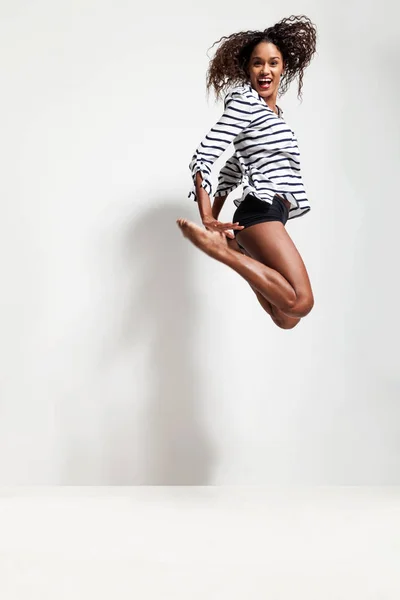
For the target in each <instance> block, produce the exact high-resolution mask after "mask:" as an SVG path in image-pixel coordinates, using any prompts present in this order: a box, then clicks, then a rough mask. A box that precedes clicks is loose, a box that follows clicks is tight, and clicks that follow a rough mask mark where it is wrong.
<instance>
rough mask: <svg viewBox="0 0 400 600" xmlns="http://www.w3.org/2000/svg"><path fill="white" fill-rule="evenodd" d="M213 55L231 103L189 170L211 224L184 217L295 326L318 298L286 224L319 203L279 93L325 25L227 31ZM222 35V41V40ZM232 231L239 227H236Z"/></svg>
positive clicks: (215, 76)
mask: <svg viewBox="0 0 400 600" xmlns="http://www.w3.org/2000/svg"><path fill="white" fill-rule="evenodd" d="M222 40H224V41H223V43H222V44H221V45H220V47H219V48H218V50H217V52H216V54H215V56H214V58H213V59H212V60H211V63H210V66H209V70H208V73H207V89H208V90H209V89H210V88H211V87H212V88H213V89H214V91H215V92H216V96H217V99H218V98H219V97H220V95H221V92H222V91H223V90H226V89H229V90H230V91H229V92H228V93H227V95H226V96H225V108H224V113H223V114H222V116H221V118H220V119H219V121H218V122H217V123H216V124H215V125H214V127H213V128H212V129H211V130H210V132H209V133H208V134H207V135H206V137H205V138H204V140H203V141H202V142H201V143H200V145H199V146H198V148H197V150H196V151H195V153H194V155H193V158H192V161H191V163H190V169H191V172H192V176H193V183H194V187H193V189H192V191H191V192H190V194H189V197H192V198H193V199H194V200H196V201H197V202H198V206H199V211H200V215H201V218H202V222H203V225H204V226H205V229H203V228H201V227H199V226H198V225H196V224H195V223H192V222H190V221H187V220H186V219H178V221H177V223H178V225H179V227H180V228H181V230H182V232H183V234H184V235H185V236H186V237H187V238H189V239H190V240H191V241H192V242H193V243H194V244H195V245H196V246H197V247H198V248H200V249H201V250H203V251H204V252H206V253H207V254H208V255H209V256H212V257H213V258H215V259H216V260H219V261H220V262H223V263H224V264H226V265H228V266H230V267H231V268H232V269H234V270H235V271H236V272H237V273H239V275H241V276H242V277H243V278H244V279H245V280H246V281H247V282H248V283H249V284H250V286H251V287H252V289H253V290H254V292H255V294H256V296H257V298H258V300H259V302H260V304H261V306H262V307H263V309H264V310H265V311H266V312H267V313H268V314H269V315H270V316H271V318H272V320H273V321H274V323H275V324H276V325H278V326H279V327H281V328H282V329H292V328H293V327H295V326H296V325H297V324H298V323H299V321H300V319H301V318H302V317H305V316H306V315H307V314H308V313H309V312H310V311H311V309H312V307H313V304H314V299H313V293H312V289H311V284H310V280H309V277H308V274H307V270H306V268H305V265H304V263H303V260H302V258H301V256H300V254H299V252H298V251H297V249H296V247H295V245H294V243H293V241H292V240H291V238H290V237H289V235H288V233H287V231H286V229H285V225H286V222H287V220H288V219H290V218H294V217H298V216H301V215H303V214H305V213H306V212H308V211H309V210H310V205H309V202H308V199H307V196H306V193H305V190H304V186H303V183H302V179H301V174H300V162H299V150H298V146H297V140H296V138H295V135H294V133H293V131H291V129H289V128H288V126H287V124H286V123H285V121H284V120H283V113H282V110H281V109H280V108H279V107H278V106H277V104H276V100H277V97H278V95H282V94H283V93H285V92H286V91H287V89H288V86H289V84H290V83H291V81H293V79H295V78H298V97H299V98H300V97H301V91H302V85H303V74H304V69H305V68H306V67H307V66H308V65H309V64H310V61H311V58H312V56H313V55H314V53H315V47H316V29H315V26H314V25H313V24H312V22H311V21H310V20H309V19H308V18H307V17H304V16H300V17H296V16H292V17H290V18H288V19H283V20H282V21H280V22H279V23H277V24H276V25H274V26H273V27H269V28H268V29H266V30H265V31H246V32H240V33H236V34H232V35H230V36H229V37H227V38H222ZM219 41H221V40H219ZM231 142H233V144H234V148H235V152H234V154H233V156H232V157H231V158H230V159H229V160H228V162H227V163H226V165H225V167H224V168H223V169H222V170H221V173H220V177H219V185H218V189H217V191H216V194H215V199H214V203H213V206H211V202H210V195H211V183H210V180H209V177H210V174H211V167H212V165H213V163H214V162H215V161H216V159H217V158H218V157H219V156H221V154H222V153H223V152H224V150H226V148H227V147H228V146H229V145H230V144H231ZM239 184H243V195H242V198H241V199H239V200H236V201H235V204H236V206H237V209H236V211H235V213H234V215H233V219H232V223H221V222H220V221H218V215H219V213H220V210H221V208H222V206H223V204H224V202H225V200H226V197H227V195H228V194H229V193H230V192H231V191H232V190H233V189H235V188H236V187H237V186H238V185H239ZM230 230H232V231H233V233H232V231H230Z"/></svg>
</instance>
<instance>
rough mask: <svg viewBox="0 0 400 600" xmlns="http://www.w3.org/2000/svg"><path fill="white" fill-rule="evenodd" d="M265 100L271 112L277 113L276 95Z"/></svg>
mask: <svg viewBox="0 0 400 600" xmlns="http://www.w3.org/2000/svg"><path fill="white" fill-rule="evenodd" d="M264 100H265V102H266V104H267V106H268V107H269V108H270V109H271V110H273V111H275V112H277V108H276V94H274V95H273V96H269V97H268V98H264Z"/></svg>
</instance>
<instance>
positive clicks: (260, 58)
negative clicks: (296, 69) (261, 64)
mask: <svg viewBox="0 0 400 600" xmlns="http://www.w3.org/2000/svg"><path fill="white" fill-rule="evenodd" d="M257 58H258V59H259V60H263V59H262V57H261V56H253V60H256V59H257ZM276 58H277V59H278V60H280V56H271V58H270V59H269V60H274V59H276Z"/></svg>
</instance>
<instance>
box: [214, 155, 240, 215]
mask: <svg viewBox="0 0 400 600" xmlns="http://www.w3.org/2000/svg"><path fill="white" fill-rule="evenodd" d="M241 183H242V171H241V169H240V163H239V160H238V158H237V156H236V154H233V156H231V157H230V158H229V159H228V160H227V161H226V163H225V165H224V166H223V167H222V169H221V171H220V173H219V178H218V188H217V191H216V192H215V195H214V202H213V205H212V214H213V217H214V219H218V215H219V213H220V212H221V210H222V207H223V205H224V203H225V200H226V199H227V197H228V195H229V194H230V193H231V192H233V190H235V189H236V188H237V187H238V186H239V185H240V184H241Z"/></svg>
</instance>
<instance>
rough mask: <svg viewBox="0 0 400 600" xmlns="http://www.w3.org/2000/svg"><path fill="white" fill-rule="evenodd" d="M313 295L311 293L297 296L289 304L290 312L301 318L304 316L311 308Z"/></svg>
mask: <svg viewBox="0 0 400 600" xmlns="http://www.w3.org/2000/svg"><path fill="white" fill-rule="evenodd" d="M313 306H314V297H313V295H312V293H310V294H303V295H301V296H298V297H297V299H296V301H295V302H294V303H293V304H292V306H290V309H289V310H290V314H291V315H293V316H294V317H299V318H300V319H302V318H303V317H306V316H307V315H308V314H309V313H310V312H311V311H312V309H313Z"/></svg>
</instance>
